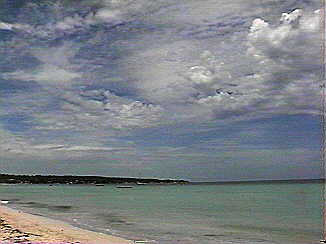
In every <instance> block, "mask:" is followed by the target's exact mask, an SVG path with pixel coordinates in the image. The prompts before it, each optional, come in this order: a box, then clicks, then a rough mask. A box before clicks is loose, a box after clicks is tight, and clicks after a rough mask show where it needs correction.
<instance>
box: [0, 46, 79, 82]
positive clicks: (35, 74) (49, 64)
mask: <svg viewBox="0 0 326 244" xmlns="http://www.w3.org/2000/svg"><path fill="white" fill-rule="evenodd" d="M77 50H78V48H76V47H74V46H73V45H72V44H71V43H69V42H66V43H64V44H63V45H62V46H59V47H50V48H39V49H34V50H32V51H31V54H32V55H33V56H34V57H36V58H37V59H39V61H41V63H42V64H41V65H39V66H38V67H37V68H34V69H31V70H18V71H14V72H10V73H3V74H2V77H3V78H5V79H17V80H22V81H26V80H27V81H29V80H32V81H36V82H38V83H40V84H41V85H60V86H62V85H70V83H69V82H71V81H73V80H74V79H77V78H81V74H79V73H78V72H76V71H75V70H76V69H77V68H78V66H77V65H73V64H71V63H70V59H72V58H73V56H74V55H75V53H76V52H77Z"/></svg>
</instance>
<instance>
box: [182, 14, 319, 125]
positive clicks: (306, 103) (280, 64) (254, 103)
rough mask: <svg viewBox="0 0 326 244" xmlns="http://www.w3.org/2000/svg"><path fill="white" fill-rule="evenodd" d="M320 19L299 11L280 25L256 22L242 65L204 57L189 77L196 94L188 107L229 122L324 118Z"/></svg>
mask: <svg viewBox="0 0 326 244" xmlns="http://www.w3.org/2000/svg"><path fill="white" fill-rule="evenodd" d="M319 14H320V13H319V11H318V10H317V11H314V12H307V13H305V12H304V11H302V10H299V9H297V10H294V11H293V12H290V13H283V14H282V15H281V18H280V22H279V23H278V24H277V25H275V24H274V25H271V24H270V23H268V22H266V21H264V20H263V19H255V20H253V22H252V25H251V27H250V30H249V33H248V36H247V40H248V41H247V46H248V48H247V53H246V54H245V55H244V56H241V55H239V56H238V58H237V60H236V63H233V62H231V60H228V58H224V59H220V58H219V57H218V56H216V55H214V54H213V53H211V52H208V51H205V52H203V54H202V55H201V61H200V63H198V65H196V66H192V67H191V68H190V69H189V71H188V72H187V73H186V78H187V79H188V80H189V81H190V83H188V86H191V87H192V88H193V89H195V90H196V92H195V93H194V92H192V93H191V94H189V96H192V99H188V100H187V102H189V101H191V103H192V104H194V105H199V107H193V109H194V114H196V110H197V111H198V113H201V114H202V112H203V110H201V111H200V112H199V110H200V109H206V112H207V116H211V118H218V119H223V118H227V117H229V116H231V117H233V118H236V117H238V118H241V117H242V116H245V117H247V116H252V117H257V116H258V117H259V116H266V115H267V114H270V115H272V114H296V113H309V114H318V113H320V96H321V90H320V74H321V73H320V72H321V65H322V64H321V50H320V42H321V40H320V35H319V28H320V27H319V21H320V19H319ZM244 63H246V64H245V69H244V70H242V72H241V73H239V70H240V71H241V69H243V68H242V66H243V65H244ZM184 85H185V84H184ZM194 94H195V95H194ZM189 106H191V105H189Z"/></svg>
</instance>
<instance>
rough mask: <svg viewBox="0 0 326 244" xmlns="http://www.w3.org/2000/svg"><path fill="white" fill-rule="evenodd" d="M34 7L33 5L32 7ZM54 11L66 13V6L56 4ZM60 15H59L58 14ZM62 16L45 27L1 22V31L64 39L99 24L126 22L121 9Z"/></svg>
mask: <svg viewBox="0 0 326 244" xmlns="http://www.w3.org/2000/svg"><path fill="white" fill-rule="evenodd" d="M31 6H32V7H33V6H34V5H33V4H32V5H31ZM52 9H53V10H52V11H55V12H64V6H59V5H58V4H55V5H54V6H52ZM56 15H58V13H57V14H56ZM58 16H61V17H59V18H57V21H56V22H54V23H53V22H48V23H45V24H43V25H40V24H39V23H38V24H35V25H33V24H21V23H7V22H2V21H0V29H1V30H8V31H14V32H17V33H22V34H24V35H26V36H30V37H36V38H45V39H50V40H51V39H55V38H59V37H63V36H65V35H67V34H73V33H76V32H82V31H85V30H86V29H88V28H90V27H91V26H94V25H98V24H108V25H116V24H119V23H122V22H123V21H124V15H123V13H122V12H121V11H120V10H119V9H112V8H108V7H102V8H99V9H97V10H95V11H90V12H89V13H87V14H86V15H85V14H83V15H82V14H78V13H75V14H73V15H71V16H62V14H60V15H58Z"/></svg>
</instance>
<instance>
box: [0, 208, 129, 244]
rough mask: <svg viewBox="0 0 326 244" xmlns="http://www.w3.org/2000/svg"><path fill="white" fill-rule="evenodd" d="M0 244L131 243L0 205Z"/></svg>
mask: <svg viewBox="0 0 326 244" xmlns="http://www.w3.org/2000/svg"><path fill="white" fill-rule="evenodd" d="M0 243H76V244H77V243H78V244H79V243H81V244H83V243H87V244H93V243H94V244H95V243H96V244H101V243H103V244H104V243H105V244H131V243H135V242H133V241H130V240H125V239H122V238H119V237H115V236H110V235H106V234H102V233H97V232H93V231H88V230H83V229H80V228H76V227H74V226H71V225H69V224H67V223H64V222H61V221H57V220H52V219H48V218H44V217H41V216H35V215H32V214H28V213H24V212H22V211H19V210H15V209H11V208H8V207H6V206H3V205H0Z"/></svg>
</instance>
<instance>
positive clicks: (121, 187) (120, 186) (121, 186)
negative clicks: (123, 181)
mask: <svg viewBox="0 0 326 244" xmlns="http://www.w3.org/2000/svg"><path fill="white" fill-rule="evenodd" d="M117 188H133V186H117Z"/></svg>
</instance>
